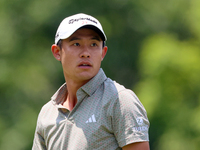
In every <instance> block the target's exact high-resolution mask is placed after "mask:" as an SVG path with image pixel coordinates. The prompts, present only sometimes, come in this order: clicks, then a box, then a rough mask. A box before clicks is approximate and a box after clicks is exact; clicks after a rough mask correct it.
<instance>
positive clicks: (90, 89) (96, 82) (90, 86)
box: [77, 68, 107, 96]
mask: <svg viewBox="0 0 200 150" xmlns="http://www.w3.org/2000/svg"><path fill="white" fill-rule="evenodd" d="M106 79H107V77H106V75H105V73H104V71H103V69H102V68H100V69H99V72H98V73H97V75H96V76H94V77H93V78H92V79H91V80H90V81H89V82H87V83H86V84H85V85H83V86H82V87H81V88H80V89H79V90H78V91H77V94H78V92H79V91H80V90H83V91H84V92H85V93H87V94H88V95H89V96H91V95H92V94H93V93H94V92H95V91H96V90H97V88H98V87H99V86H100V85H101V84H102V83H103V82H104V81H105V80H106Z"/></svg>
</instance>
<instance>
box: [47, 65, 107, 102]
mask: <svg viewBox="0 0 200 150" xmlns="http://www.w3.org/2000/svg"><path fill="white" fill-rule="evenodd" d="M106 79H107V77H106V75H105V73H104V71H103V69H102V68H100V69H99V72H98V73H97V74H96V75H95V76H94V77H93V78H92V79H91V80H90V81H89V82H87V83H86V84H85V85H83V86H82V87H80V88H79V89H78V91H77V99H81V98H82V97H85V94H87V95H89V96H91V95H92V94H93V93H94V92H95V91H96V90H97V88H98V87H99V86H100V85H101V84H102V83H103V82H104V81H105V80H106ZM84 93H85V94H84ZM66 95H67V85H66V83H64V84H63V85H62V86H61V87H60V88H59V89H58V90H57V92H56V93H55V94H54V95H53V96H52V97H51V100H52V101H53V103H54V104H55V105H56V104H57V105H58V104H60V103H62V102H63V100H64V99H65V98H66Z"/></svg>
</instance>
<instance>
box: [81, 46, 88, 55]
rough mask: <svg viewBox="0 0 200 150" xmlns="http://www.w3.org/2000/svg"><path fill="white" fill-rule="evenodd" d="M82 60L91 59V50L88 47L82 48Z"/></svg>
mask: <svg viewBox="0 0 200 150" xmlns="http://www.w3.org/2000/svg"><path fill="white" fill-rule="evenodd" d="M80 57H81V58H90V52H89V48H88V47H87V46H84V47H83V48H82V51H81V54H80Z"/></svg>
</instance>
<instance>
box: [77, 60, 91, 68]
mask: <svg viewBox="0 0 200 150" xmlns="http://www.w3.org/2000/svg"><path fill="white" fill-rule="evenodd" d="M78 66H79V67H92V64H91V63H90V62H87V61H85V62H80V63H79V65H78Z"/></svg>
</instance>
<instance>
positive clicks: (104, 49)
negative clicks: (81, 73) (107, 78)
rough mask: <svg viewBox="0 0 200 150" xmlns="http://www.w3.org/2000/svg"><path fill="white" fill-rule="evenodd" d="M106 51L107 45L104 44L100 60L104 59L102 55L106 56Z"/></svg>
mask: <svg viewBox="0 0 200 150" xmlns="http://www.w3.org/2000/svg"><path fill="white" fill-rule="evenodd" d="M107 51H108V47H107V46H104V47H103V49H102V55H101V56H102V57H101V61H102V60H103V59H104V57H105V56H106V53H107Z"/></svg>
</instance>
